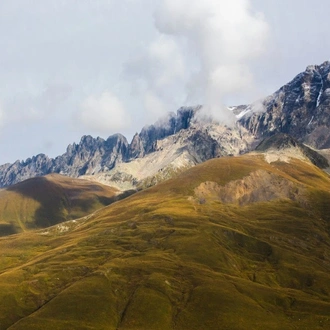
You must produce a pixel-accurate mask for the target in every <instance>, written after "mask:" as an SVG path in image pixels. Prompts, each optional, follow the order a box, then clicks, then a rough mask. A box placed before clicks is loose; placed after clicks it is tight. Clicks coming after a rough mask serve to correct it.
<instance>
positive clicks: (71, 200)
mask: <svg viewBox="0 0 330 330" xmlns="http://www.w3.org/2000/svg"><path fill="white" fill-rule="evenodd" d="M99 189H100V188H99V187H98V186H94V185H91V186H87V187H83V188H80V187H79V188H77V187H74V186H73V187H72V189H71V188H68V189H65V188H63V187H61V186H60V185H57V184H56V183H54V182H51V181H50V180H48V179H47V178H45V177H36V178H32V179H28V180H25V181H23V182H21V183H18V184H16V185H13V186H11V187H8V188H7V190H9V191H14V192H16V193H19V194H20V195H23V196H25V197H28V198H32V199H34V200H36V201H38V202H39V203H40V207H39V208H38V209H37V210H36V211H35V213H34V222H33V223H31V224H30V225H29V228H30V229H33V228H45V227H49V226H53V225H56V224H58V223H61V222H63V221H67V220H71V219H74V218H79V217H81V216H85V215H87V214H88V213H91V212H93V211H95V209H96V208H97V205H98V206H99V205H100V204H101V206H102V205H103V206H107V205H110V204H112V203H114V202H117V201H119V200H121V199H124V198H126V197H128V196H130V195H132V194H133V193H135V192H136V191H135V190H129V191H125V192H123V193H121V194H119V195H116V196H113V197H107V196H100V195H99V194H93V192H95V191H96V190H99ZM86 196H88V197H86Z"/></svg>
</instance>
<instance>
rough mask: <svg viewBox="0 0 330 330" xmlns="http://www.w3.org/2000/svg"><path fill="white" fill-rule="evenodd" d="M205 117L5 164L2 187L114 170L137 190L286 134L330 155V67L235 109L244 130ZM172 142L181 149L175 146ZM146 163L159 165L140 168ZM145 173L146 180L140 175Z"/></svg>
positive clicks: (173, 118)
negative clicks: (148, 181)
mask: <svg viewBox="0 0 330 330" xmlns="http://www.w3.org/2000/svg"><path fill="white" fill-rule="evenodd" d="M199 110H200V107H182V108H180V109H179V110H178V111H177V113H176V114H175V113H171V114H169V115H168V116H167V117H166V118H163V119H161V120H159V121H158V122H156V123H155V124H154V125H151V126H146V127H144V128H143V129H142V130H141V132H140V133H139V134H138V133H136V134H135V135H134V137H133V139H132V142H131V143H130V144H129V143H128V141H127V140H126V138H125V137H124V136H122V135H120V134H116V135H113V136H110V137H109V138H108V139H107V140H104V139H101V138H99V137H98V138H93V137H91V136H84V137H82V139H81V141H80V143H78V144H75V143H74V144H72V145H69V146H68V148H67V151H66V152H65V153H64V154H63V155H61V156H58V157H56V158H55V159H51V158H48V157H47V156H45V155H43V154H41V155H38V156H35V157H32V158H29V159H27V160H26V161H23V162H19V161H17V162H15V163H14V164H5V165H2V166H0V187H5V186H9V185H12V184H14V183H17V182H20V181H22V180H25V179H28V178H31V177H35V176H40V175H45V174H49V173H61V174H65V175H67V176H71V177H79V176H94V177H95V175H96V174H99V173H108V172H109V171H111V173H112V174H111V175H110V176H111V177H117V178H122V177H124V178H126V179H127V180H128V181H129V182H134V185H135V184H136V183H137V182H138V180H144V179H145V178H146V176H147V175H151V176H152V177H155V176H161V177H162V178H166V177H167V174H166V175H164V174H161V173H169V172H172V170H173V168H174V169H175V170H177V169H178V168H180V166H181V167H185V166H192V165H194V164H197V163H199V162H203V161H205V160H207V159H210V158H214V157H219V156H224V155H237V154H241V153H244V152H247V151H249V150H251V149H252V148H253V146H254V145H256V144H257V143H256V142H258V141H262V140H263V139H264V138H267V137H270V136H274V135H276V134H278V133H285V134H289V135H291V136H293V137H294V138H295V139H297V140H298V141H299V142H302V143H306V144H309V145H311V146H313V147H316V148H319V149H321V148H330V129H329V127H330V62H324V63H323V64H322V65H319V66H318V65H314V66H309V67H307V69H306V70H305V71H304V72H302V73H300V74H298V75H297V76H296V77H295V78H294V79H293V80H292V81H291V82H289V83H288V84H286V85H285V86H283V87H282V88H280V89H279V90H278V91H276V92H275V93H274V94H272V95H270V96H269V97H267V98H265V99H263V100H262V101H261V102H258V103H254V104H251V105H248V106H247V105H241V106H237V107H232V108H231V110H232V111H233V112H234V113H235V114H236V117H237V124H236V127H232V128H228V127H225V126H220V125H215V124H214V123H212V124H210V122H202V121H201V119H197V118H196V117H198V116H195V114H196V113H197V112H198V111H199ZM260 110H263V111H260ZM161 141H163V142H161ZM171 143H173V144H175V145H174V146H173V147H172V146H169V145H170V144H171ZM162 148H163V149H162ZM166 153H167V154H166ZM151 154H153V156H152V157H149V155H151ZM141 159H148V161H152V162H153V163H151V164H149V163H147V162H142V161H138V162H134V161H135V160H141ZM126 163H129V164H131V165H129V166H130V167H131V168H127V167H125V166H124V167H125V168H124V169H123V171H121V170H120V171H113V170H114V169H115V168H117V167H118V166H119V165H121V164H126ZM155 163H158V165H155ZM137 164H138V165H137ZM143 164H144V165H143ZM141 166H143V167H144V168H146V169H148V171H146V170H144V169H143V168H142V167H141ZM137 168H139V171H140V173H144V177H141V175H140V174H138V173H137ZM148 173H149V174H148ZM103 177H104V176H103ZM102 180H103V179H102ZM152 180H153V179H152ZM105 181H107V182H108V181H109V180H108V179H107V180H105ZM110 181H111V180H110Z"/></svg>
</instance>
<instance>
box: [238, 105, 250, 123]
mask: <svg viewBox="0 0 330 330" xmlns="http://www.w3.org/2000/svg"><path fill="white" fill-rule="evenodd" d="M249 112H251V107H250V106H248V107H247V108H246V109H244V110H243V111H242V112H241V113H239V114H238V115H236V119H237V120H239V119H241V118H243V117H244V116H245V115H246V114H247V113H249Z"/></svg>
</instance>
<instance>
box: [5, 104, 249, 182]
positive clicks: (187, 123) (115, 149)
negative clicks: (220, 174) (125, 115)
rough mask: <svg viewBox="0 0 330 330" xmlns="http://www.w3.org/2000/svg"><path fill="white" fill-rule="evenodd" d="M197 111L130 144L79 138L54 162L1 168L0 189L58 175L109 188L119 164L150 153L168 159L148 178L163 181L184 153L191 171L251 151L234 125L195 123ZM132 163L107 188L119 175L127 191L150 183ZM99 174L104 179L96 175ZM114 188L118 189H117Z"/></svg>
mask: <svg viewBox="0 0 330 330" xmlns="http://www.w3.org/2000/svg"><path fill="white" fill-rule="evenodd" d="M200 108H201V107H195V108H191V107H190V108H189V107H183V108H181V109H179V110H178V111H177V113H176V114H174V113H170V114H168V116H167V117H165V118H163V119H161V120H159V121H158V122H156V123H155V124H154V125H151V126H147V127H144V128H143V129H142V130H141V132H140V133H139V134H135V136H134V137H133V139H132V142H131V143H130V144H129V143H128V142H127V140H126V138H125V137H124V136H122V135H121V134H115V135H112V136H110V137H109V138H108V139H107V140H104V139H102V138H99V137H98V138H93V137H91V136H83V137H82V139H81V141H80V143H78V144H75V143H74V144H72V145H69V146H68V148H67V151H66V152H65V153H64V154H63V155H61V156H58V157H56V158H55V159H51V158H48V157H47V156H46V155H43V154H40V155H37V156H34V157H32V158H29V159H27V160H26V161H22V162H20V161H16V162H15V163H14V164H4V165H1V166H0V187H6V186H10V185H12V184H15V183H18V182H21V181H23V180H26V179H28V178H31V177H35V176H42V175H46V174H50V173H60V174H64V175H67V176H70V177H74V178H75V177H80V176H85V177H86V178H90V176H93V179H94V180H95V179H97V178H100V180H101V181H102V182H106V183H109V178H110V177H112V176H113V174H114V173H113V172H114V171H112V173H111V174H109V175H108V173H109V171H111V170H113V169H115V168H117V167H118V166H119V165H121V164H127V163H130V162H133V161H134V160H138V159H143V158H145V159H147V158H146V157H148V156H149V155H151V154H153V153H155V152H157V154H158V155H159V157H160V158H167V160H165V159H163V161H162V166H158V167H154V168H153V169H151V172H150V175H151V176H152V177H154V176H158V177H162V178H167V175H165V176H162V173H158V172H159V171H162V172H163V173H168V172H169V169H170V168H172V167H173V166H174V167H175V168H174V172H175V171H176V169H178V170H180V168H181V166H177V165H178V163H179V162H177V165H174V163H173V161H174V160H175V159H176V158H182V156H181V154H182V152H183V151H185V153H186V154H187V159H185V160H184V161H183V163H185V165H187V163H189V166H192V165H195V164H197V163H200V162H202V161H204V160H207V159H210V158H214V157H218V156H224V155H228V154H239V153H242V152H246V151H248V150H249V149H250V144H251V143H252V141H253V137H251V136H249V134H248V133H247V130H246V129H244V128H242V127H239V126H237V127H233V128H228V127H223V126H219V125H218V124H215V123H212V122H210V121H200V120H198V119H197V118H196V113H198V111H199V110H200ZM169 144H175V146H174V147H171V153H172V156H171V157H168V156H166V155H165V152H161V151H162V149H165V148H167V147H168V145H169ZM174 154H175V156H174ZM150 157H151V158H152V156H150ZM153 158H154V159H155V157H153ZM136 163H139V162H138V161H137V162H133V163H132V166H131V167H132V169H130V170H128V173H126V172H124V173H121V172H120V173H115V178H114V180H113V182H110V183H111V184H113V185H116V182H118V179H116V178H118V176H124V177H125V178H124V179H125V180H126V181H129V184H128V185H129V187H130V188H132V187H135V186H136V185H137V182H138V181H139V180H147V181H149V182H151V181H153V180H155V179H153V178H149V177H150V175H149V176H143V177H141V176H139V175H136V173H135V172H134V167H135V164H136ZM123 166H124V165H123ZM171 171H172V170H171ZM117 172H118V171H117ZM99 173H105V175H97V174H99ZM104 177H106V179H104ZM137 177H138V178H137ZM158 179H159V178H158ZM119 181H121V180H119ZM140 185H143V183H141V184H140ZM118 187H119V188H121V187H122V184H119V185H118Z"/></svg>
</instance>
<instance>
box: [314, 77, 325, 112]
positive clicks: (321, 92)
mask: <svg viewBox="0 0 330 330" xmlns="http://www.w3.org/2000/svg"><path fill="white" fill-rule="evenodd" d="M323 86H324V83H323V79H322V77H321V88H320V91H319V95H318V97H317V100H316V107H318V106H319V105H320V101H321V96H322V94H323Z"/></svg>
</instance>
